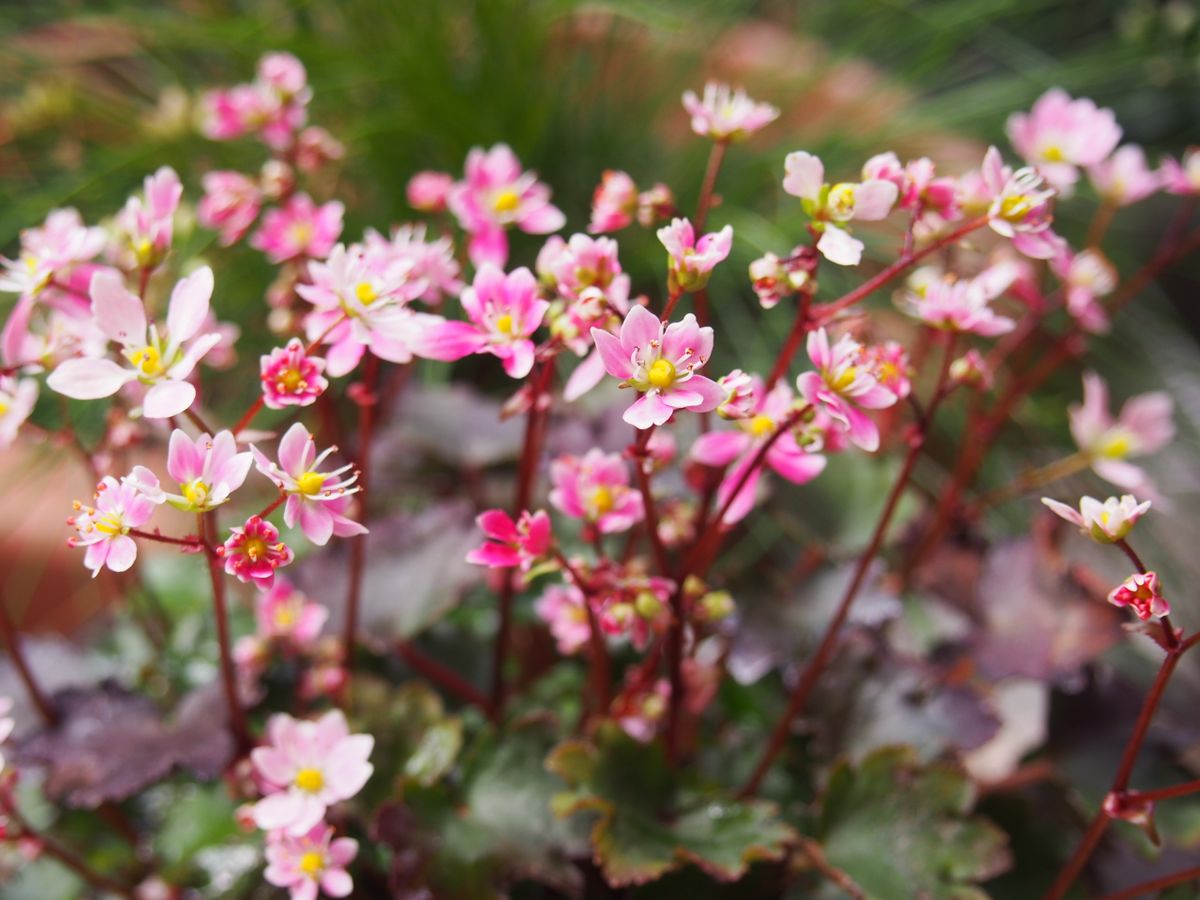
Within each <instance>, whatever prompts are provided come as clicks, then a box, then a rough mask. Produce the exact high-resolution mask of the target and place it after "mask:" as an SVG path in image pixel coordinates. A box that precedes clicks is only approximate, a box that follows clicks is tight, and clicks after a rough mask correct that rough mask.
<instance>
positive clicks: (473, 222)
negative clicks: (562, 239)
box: [447, 144, 566, 267]
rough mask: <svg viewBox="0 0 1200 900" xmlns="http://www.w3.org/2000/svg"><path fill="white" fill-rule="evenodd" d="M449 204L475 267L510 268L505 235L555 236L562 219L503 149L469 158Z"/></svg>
mask: <svg viewBox="0 0 1200 900" xmlns="http://www.w3.org/2000/svg"><path fill="white" fill-rule="evenodd" d="M447 204H448V206H449V207H450V211H451V212H453V213H454V215H455V216H456V217H457V218H458V222H459V224H460V225H461V226H462V227H463V229H464V230H466V232H467V234H468V235H470V242H469V244H468V246H467V252H468V254H469V255H470V257H471V262H473V263H474V264H475V265H476V266H482V265H483V264H484V263H491V264H492V265H494V266H501V267H502V266H504V264H505V263H506V262H508V238H507V236H506V235H505V233H504V232H505V229H507V228H509V227H512V226H516V227H517V228H518V229H520V230H521V231H524V232H526V233H527V234H550V233H551V232H554V231H558V229H560V228H562V227H563V224H564V223H565V222H566V217H565V216H564V215H563V214H562V212H561V211H560V210H559V209H558V207H556V206H554V205H553V204H551V203H550V188H549V187H547V186H546V185H545V184H542V182H540V181H538V180H537V175H535V174H534V173H533V172H523V171H522V170H521V162H520V160H518V159H517V157H516V154H514V153H513V152H512V150H511V149H509V147H508V146H507V145H506V144H497V145H496V146H494V147H492V149H491V150H487V151H484V150H483V149H482V148H480V147H476V148H474V149H473V150H472V151H471V152H470V153H469V154H467V164H466V175H465V177H464V179H463V180H462V181H460V182H457V183H456V184H455V185H454V186H453V187H452V188H451V189H450V194H449V197H448V198H447Z"/></svg>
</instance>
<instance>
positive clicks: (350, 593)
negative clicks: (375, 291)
mask: <svg viewBox="0 0 1200 900" xmlns="http://www.w3.org/2000/svg"><path fill="white" fill-rule="evenodd" d="M378 383H379V357H377V356H376V355H375V354H373V353H368V354H367V361H366V364H365V367H364V371H363V381H362V387H363V396H362V397H361V398H360V399H359V404H360V405H359V409H358V519H359V521H360V522H365V521H366V518H367V491H368V489H369V487H368V478H369V475H370V460H371V436H372V433H373V431H374V428H375V412H376V409H375V407H376V400H377V398H376V396H375V389H376V387H377V385H378ZM366 566H367V535H365V534H360V535H358V536H357V537H355V538H354V539H353V541H352V543H351V545H350V584H349V587H348V588H347V591H346V622H345V625H344V626H343V630H342V664H343V665H344V666H345V667H346V674H347V676H349V675H350V673H351V671H352V670H353V669H354V646H355V638H356V637H357V635H358V619H359V606H360V605H361V602H362V586H363V577H364V575H365V573H366Z"/></svg>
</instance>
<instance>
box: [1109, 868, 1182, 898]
mask: <svg viewBox="0 0 1200 900" xmlns="http://www.w3.org/2000/svg"><path fill="white" fill-rule="evenodd" d="M1189 881H1200V866H1196V867H1194V868H1191V869H1183V870H1182V871H1179V872H1173V873H1172V874H1170V875H1163V876H1162V877H1160V878H1152V879H1150V880H1149V881H1143V882H1142V883H1141V884H1135V885H1134V886H1133V887H1130V888H1125V890H1123V891H1117V892H1116V893H1115V894H1106V895H1104V896H1103V897H1101V898H1100V900H1137V898H1138V897H1148V896H1150V895H1151V894H1153V893H1156V892H1157V891H1161V890H1163V889H1164V888H1169V887H1174V886H1175V885H1177V884H1187V883H1188V882H1189Z"/></svg>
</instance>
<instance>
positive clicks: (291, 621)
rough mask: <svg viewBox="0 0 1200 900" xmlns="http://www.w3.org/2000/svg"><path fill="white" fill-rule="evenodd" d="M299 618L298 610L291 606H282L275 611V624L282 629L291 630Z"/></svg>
mask: <svg viewBox="0 0 1200 900" xmlns="http://www.w3.org/2000/svg"><path fill="white" fill-rule="evenodd" d="M298 618H299V616H297V615H296V610H295V609H294V608H293V607H291V606H281V607H279V609H277V610H275V624H276V625H278V626H279V627H280V628H291V627H292V626H293V625H295V624H296V620H297V619H298Z"/></svg>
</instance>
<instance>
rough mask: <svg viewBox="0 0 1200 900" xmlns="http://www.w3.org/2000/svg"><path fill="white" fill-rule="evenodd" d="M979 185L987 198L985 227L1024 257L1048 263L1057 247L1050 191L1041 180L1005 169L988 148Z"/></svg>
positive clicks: (997, 154)
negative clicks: (1052, 237)
mask: <svg viewBox="0 0 1200 900" xmlns="http://www.w3.org/2000/svg"><path fill="white" fill-rule="evenodd" d="M979 174H980V178H981V181H980V185H981V190H982V191H983V193H984V195H985V198H990V201H991V202H990V204H989V206H988V225H989V226H990V227H991V229H992V230H993V231H995V232H996V233H997V234H999V235H1002V236H1003V237H1006V238H1011V239H1012V241H1013V246H1014V247H1016V249H1017V250H1019V251H1020V252H1021V253H1024V254H1025V255H1026V256H1032V257H1034V258H1035V259H1050V258H1051V257H1053V256H1054V255H1055V252H1056V251H1057V249H1058V247H1057V246H1054V245H1053V241H1052V240H1051V239H1050V237H1051V236H1052V235H1053V232H1050V223H1051V221H1052V219H1053V217H1052V216H1051V215H1050V206H1049V202H1050V200H1051V198H1053V197H1054V195H1055V191H1054V190H1053V189H1052V188H1044V187H1043V178H1042V176H1041V175H1039V174H1038V172H1037V171H1036V170H1035V169H1032V168H1028V167H1027V168H1024V169H1018V170H1017V171H1016V172H1014V171H1013V170H1012V169H1011V168H1009V167H1008V166H1006V165H1004V160H1003V159H1002V158H1001V156H1000V151H999V150H997V149H996V148H995V147H989V148H988V150H987V153H986V154H985V155H984V157H983V166H982V167H981V168H980V172H979Z"/></svg>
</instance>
